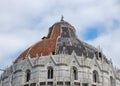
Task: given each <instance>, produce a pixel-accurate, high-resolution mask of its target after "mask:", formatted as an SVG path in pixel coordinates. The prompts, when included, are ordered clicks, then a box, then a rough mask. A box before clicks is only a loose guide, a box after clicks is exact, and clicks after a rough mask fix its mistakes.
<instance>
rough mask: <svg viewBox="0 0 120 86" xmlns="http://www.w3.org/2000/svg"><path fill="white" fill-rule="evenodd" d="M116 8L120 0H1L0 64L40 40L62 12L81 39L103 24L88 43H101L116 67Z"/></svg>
mask: <svg viewBox="0 0 120 86" xmlns="http://www.w3.org/2000/svg"><path fill="white" fill-rule="evenodd" d="M119 8H120V2H119V0H75V1H73V0H34V1H33V0H10V1H9V0H1V1H0V67H1V68H4V67H5V66H6V65H10V64H11V63H12V61H14V59H15V58H17V56H18V55H19V54H20V53H21V52H22V51H23V50H25V49H26V48H27V47H29V46H31V45H32V44H34V43H35V42H37V41H39V40H41V38H42V36H45V35H46V34H47V32H48V28H49V27H50V26H51V25H52V24H53V23H55V22H57V21H59V20H60V16H61V15H64V17H65V20H67V21H68V22H70V23H71V24H72V25H73V26H75V28H76V30H77V34H78V37H79V38H80V39H82V40H84V39H83V38H84V36H85V35H84V33H85V32H86V30H88V27H91V26H94V25H95V26H96V25H98V26H101V27H104V28H98V29H99V31H101V33H100V34H99V35H98V37H97V38H95V39H92V40H90V41H88V42H89V43H92V44H95V45H96V46H97V45H101V47H102V48H103V52H105V54H106V56H108V57H109V58H112V59H113V62H114V64H115V65H118V66H119V63H118V60H116V59H118V57H119V51H120V47H119V44H120V41H119V37H120V35H119V33H120V16H119V15H120V10H119ZM84 41H87V40H84Z"/></svg>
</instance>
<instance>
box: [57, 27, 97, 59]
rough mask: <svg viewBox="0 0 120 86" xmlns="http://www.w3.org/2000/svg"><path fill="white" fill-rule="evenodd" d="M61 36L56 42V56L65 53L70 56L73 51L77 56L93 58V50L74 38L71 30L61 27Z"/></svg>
mask: <svg viewBox="0 0 120 86" xmlns="http://www.w3.org/2000/svg"><path fill="white" fill-rule="evenodd" d="M61 30H62V31H61V36H60V37H59V38H58V40H57V46H56V54H61V53H65V54H68V55H71V54H72V52H73V51H74V52H75V53H76V54H77V55H78V56H82V54H83V55H84V56H86V57H87V56H88V57H90V58H93V57H94V55H95V50H94V49H92V48H91V49H90V48H89V47H86V46H84V44H83V43H82V42H81V41H80V40H79V39H78V38H77V37H76V35H75V32H74V30H73V29H71V28H69V27H62V29H61Z"/></svg>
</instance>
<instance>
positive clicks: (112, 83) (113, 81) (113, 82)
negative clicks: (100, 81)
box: [110, 76, 116, 86]
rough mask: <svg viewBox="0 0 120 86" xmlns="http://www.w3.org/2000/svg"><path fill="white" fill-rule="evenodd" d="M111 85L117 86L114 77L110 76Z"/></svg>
mask: <svg viewBox="0 0 120 86" xmlns="http://www.w3.org/2000/svg"><path fill="white" fill-rule="evenodd" d="M110 85H111V86H116V84H115V79H114V78H113V77H112V76H110Z"/></svg>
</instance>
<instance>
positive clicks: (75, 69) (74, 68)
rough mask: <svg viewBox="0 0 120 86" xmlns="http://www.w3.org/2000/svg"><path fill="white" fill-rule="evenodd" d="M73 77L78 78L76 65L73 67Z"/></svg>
mask: <svg viewBox="0 0 120 86" xmlns="http://www.w3.org/2000/svg"><path fill="white" fill-rule="evenodd" d="M73 79H74V80H78V70H77V68H76V67H73Z"/></svg>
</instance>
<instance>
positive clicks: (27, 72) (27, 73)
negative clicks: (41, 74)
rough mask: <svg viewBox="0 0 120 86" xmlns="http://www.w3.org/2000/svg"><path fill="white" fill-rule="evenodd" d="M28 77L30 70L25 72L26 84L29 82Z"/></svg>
mask: <svg viewBox="0 0 120 86" xmlns="http://www.w3.org/2000/svg"><path fill="white" fill-rule="evenodd" d="M30 76H31V71H30V70H27V71H26V82H29V81H30Z"/></svg>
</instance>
